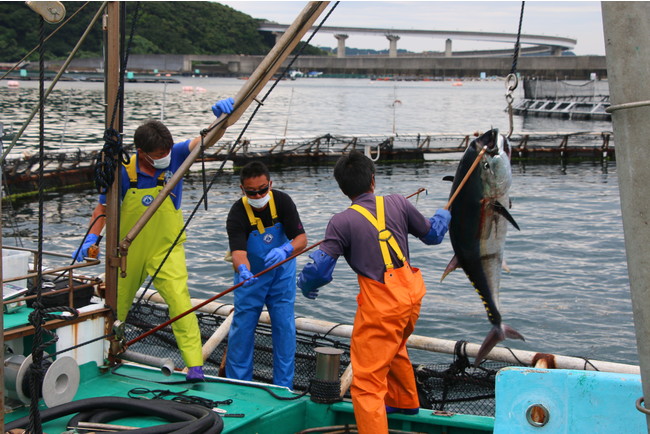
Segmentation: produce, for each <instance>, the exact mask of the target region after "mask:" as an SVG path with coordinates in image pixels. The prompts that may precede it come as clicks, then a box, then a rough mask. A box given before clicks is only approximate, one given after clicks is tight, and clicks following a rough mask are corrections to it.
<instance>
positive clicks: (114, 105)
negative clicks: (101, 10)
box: [104, 1, 122, 326]
mask: <svg viewBox="0 0 650 434" xmlns="http://www.w3.org/2000/svg"><path fill="white" fill-rule="evenodd" d="M120 7H121V6H120V2H117V1H112V2H109V3H108V6H107V7H106V14H105V15H104V33H105V46H106V52H105V57H106V58H105V62H104V88H105V89H104V90H105V98H106V128H114V129H115V130H118V131H119V132H122V125H121V123H122V122H121V120H122V107H121V104H120V103H119V102H118V98H117V93H118V91H119V82H120V43H121V39H120V34H121V31H120V26H121V23H120ZM113 113H115V114H114V115H113ZM112 119H115V123H116V124H117V125H111V122H112ZM116 158H117V157H116ZM115 167H116V169H115V178H114V179H115V182H114V183H113V184H112V185H111V186H110V187H109V188H108V191H107V193H106V277H105V284H106V305H107V306H109V307H111V308H112V311H114V312H115V311H116V309H117V273H118V271H117V266H118V265H119V263H118V251H117V244H118V235H119V212H120V210H119V201H120V198H119V191H120V184H119V179H120V169H121V163H120V161H116V162H115ZM114 319H115V318H111V320H110V321H108V322H107V324H109V326H112V323H113V320H114Z"/></svg>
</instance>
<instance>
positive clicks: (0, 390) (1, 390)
mask: <svg viewBox="0 0 650 434" xmlns="http://www.w3.org/2000/svg"><path fill="white" fill-rule="evenodd" d="M2 136H4V127H3V125H2V124H0V153H2V152H3V145H2ZM0 179H2V166H1V165H0ZM2 193H3V190H2V185H0V217H1V216H2V196H3V194H2ZM3 245H4V244H3V242H2V218H0V282H2V278H3V277H2V276H3V274H2V248H1V247H2V246H3ZM0 295H2V299H3V300H4V284H3V285H1V286H0ZM0 326H2V337H0V348H2V351H3V352H4V347H5V334H4V329H5V325H4V307H3V308H2V318H0ZM0 399H1V400H2V401H1V402H2V408H3V409H4V402H5V367H4V363H1V364H0ZM0 432H5V420H4V417H3V418H2V420H0Z"/></svg>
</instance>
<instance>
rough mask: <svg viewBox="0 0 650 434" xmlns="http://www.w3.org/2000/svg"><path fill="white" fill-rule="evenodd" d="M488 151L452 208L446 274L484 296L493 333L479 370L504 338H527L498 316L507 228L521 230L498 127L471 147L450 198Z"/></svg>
mask: <svg viewBox="0 0 650 434" xmlns="http://www.w3.org/2000/svg"><path fill="white" fill-rule="evenodd" d="M484 148H485V154H484V155H483V156H482V157H481V160H480V163H479V165H478V167H477V168H476V170H474V172H473V173H471V174H470V176H469V177H468V179H467V181H466V183H465V185H464V186H462V188H461V189H460V190H459V191H458V193H457V195H456V198H455V201H454V202H453V205H452V206H451V223H450V225H449V238H450V240H451V244H452V247H453V249H454V257H453V258H452V260H451V261H450V262H449V265H447V268H446V269H445V272H444V273H443V275H442V279H444V278H445V276H447V274H449V273H450V272H451V271H453V270H455V269H456V268H462V269H463V271H465V274H466V275H467V277H468V278H469V280H470V282H471V283H472V285H473V286H474V288H475V289H476V292H477V293H478V294H479V296H480V297H481V300H482V301H483V304H484V306H485V310H486V312H487V316H488V320H489V321H490V323H491V324H492V330H490V332H489V333H488V335H487V336H486V337H485V340H484V341H483V343H482V344H481V347H480V349H479V351H478V354H477V356H476V361H475V362H474V365H475V366H478V365H479V364H480V363H481V361H482V360H483V359H484V358H485V356H486V355H487V354H488V353H489V352H490V351H491V350H492V348H494V346H495V345H496V344H497V343H499V342H501V341H502V340H504V339H505V338H511V339H521V340H524V337H523V336H522V335H521V334H520V333H519V332H518V331H517V330H515V329H513V328H512V327H510V326H508V325H506V324H504V323H503V322H502V321H501V313H500V312H499V286H500V282H501V268H502V265H503V251H504V247H505V240H506V232H507V227H508V223H510V224H512V225H513V226H514V227H515V228H517V229H518V230H519V226H518V225H517V223H516V222H515V220H514V219H513V217H512V216H511V215H510V212H509V211H508V209H509V208H510V198H509V196H508V191H509V189H510V185H511V183H512V173H511V169H510V149H511V148H510V143H509V141H508V139H507V138H506V137H504V136H503V135H501V134H499V130H498V129H491V130H490V131H487V132H486V133H484V134H483V135H481V136H480V137H478V138H476V139H475V140H473V141H472V142H471V143H470V144H469V146H468V147H467V150H466V151H465V153H464V154H463V157H462V158H461V160H460V163H459V164H458V168H457V169H456V175H455V176H454V178H453V185H452V188H451V194H450V196H453V195H454V194H455V193H456V190H457V189H459V184H460V182H461V180H462V179H464V178H465V175H466V174H467V172H469V171H470V167H471V165H472V163H473V162H474V161H475V160H476V159H477V157H478V155H479V153H480V151H481V149H484ZM445 179H447V180H450V179H451V178H450V177H446V178H445ZM442 279H441V280H442Z"/></svg>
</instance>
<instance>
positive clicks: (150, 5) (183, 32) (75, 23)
mask: <svg viewBox="0 0 650 434" xmlns="http://www.w3.org/2000/svg"><path fill="white" fill-rule="evenodd" d="M63 4H64V5H65V8H66V19H67V18H68V17H70V16H72V15H73V14H74V13H75V11H77V10H78V9H80V8H82V7H83V6H84V5H85V4H86V3H85V2H63ZM124 4H126V7H127V23H126V37H127V40H128V37H129V35H130V32H131V27H132V23H133V18H134V16H135V12H136V9H137V8H139V15H138V19H137V21H136V26H135V33H134V38H133V42H132V46H131V51H130V52H131V53H133V54H266V53H267V52H268V51H269V49H270V48H271V47H272V46H273V44H274V43H275V38H274V37H273V36H272V35H271V34H270V33H268V34H265V35H263V34H261V33H260V32H258V31H257V21H256V20H255V19H253V18H252V17H251V16H249V15H246V14H243V13H241V12H238V11H236V10H234V9H233V8H231V7H229V6H225V5H222V4H219V3H213V2H202V1H197V2H194V1H188V2H184V1H161V2H157V1H144V2H125V3H124ZM100 5H101V2H98V1H96V2H88V3H87V6H86V7H85V8H83V10H82V11H81V12H80V13H79V14H78V15H76V16H75V17H74V18H73V19H72V20H71V21H70V22H69V23H68V24H66V25H65V26H64V27H63V28H62V29H61V30H60V31H58V32H57V33H56V34H55V35H54V36H53V37H52V38H51V39H50V40H49V41H48V42H47V43H46V58H47V59H60V58H64V57H66V56H67V55H68V54H69V53H70V51H71V50H72V48H73V47H74V46H75V45H76V44H77V42H78V40H79V38H80V37H81V35H82V34H83V32H84V31H85V29H86V27H87V26H88V24H89V23H90V21H91V19H92V17H93V16H94V14H95V13H96V12H97V10H98V8H99V6H100ZM39 20H40V17H39V16H38V15H37V14H36V13H35V12H33V11H32V10H31V9H30V8H29V7H28V6H27V5H26V4H25V2H22V1H21V2H6V1H5V2H0V62H16V61H18V60H20V59H21V58H22V57H23V56H25V54H27V53H28V52H29V51H30V50H32V49H33V48H34V47H36V46H37V45H38V41H39V26H40V24H39ZM58 26H59V24H47V23H46V24H45V35H46V36H47V35H49V34H50V33H52V32H53V31H54V30H55V29H56V28H57V27H58ZM102 38H103V34H102V30H101V20H99V22H98V23H97V24H96V25H95V27H94V28H93V31H92V33H91V34H90V35H89V37H88V38H87V39H86V41H85V42H84V44H83V46H82V48H81V50H80V52H79V54H78V56H77V57H97V56H100V55H101V51H102V48H101V44H102ZM308 48H309V50H307V51H306V53H309V54H323V53H322V52H320V50H318V49H317V48H313V47H308ZM36 56H37V54H33V55H32V57H31V59H30V60H32V61H34V60H36V59H37V57H36Z"/></svg>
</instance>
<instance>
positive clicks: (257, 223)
mask: <svg viewBox="0 0 650 434" xmlns="http://www.w3.org/2000/svg"><path fill="white" fill-rule="evenodd" d="M269 194H270V195H271V199H270V200H269V206H270V207H271V208H270V211H271V218H272V219H273V221H275V220H276V219H277V218H278V212H277V210H276V208H275V200H274V199H273V192H272V191H269ZM241 200H242V203H243V204H244V209H245V210H246V215H247V216H248V221H249V222H250V223H251V226H256V227H257V231H258V232H259V233H260V234H263V233H264V232H266V231H265V230H264V225H263V224H262V219H261V218H259V217H255V214H253V208H252V207H251V206H250V204H249V203H248V197H247V196H244V197H242V198H241Z"/></svg>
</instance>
